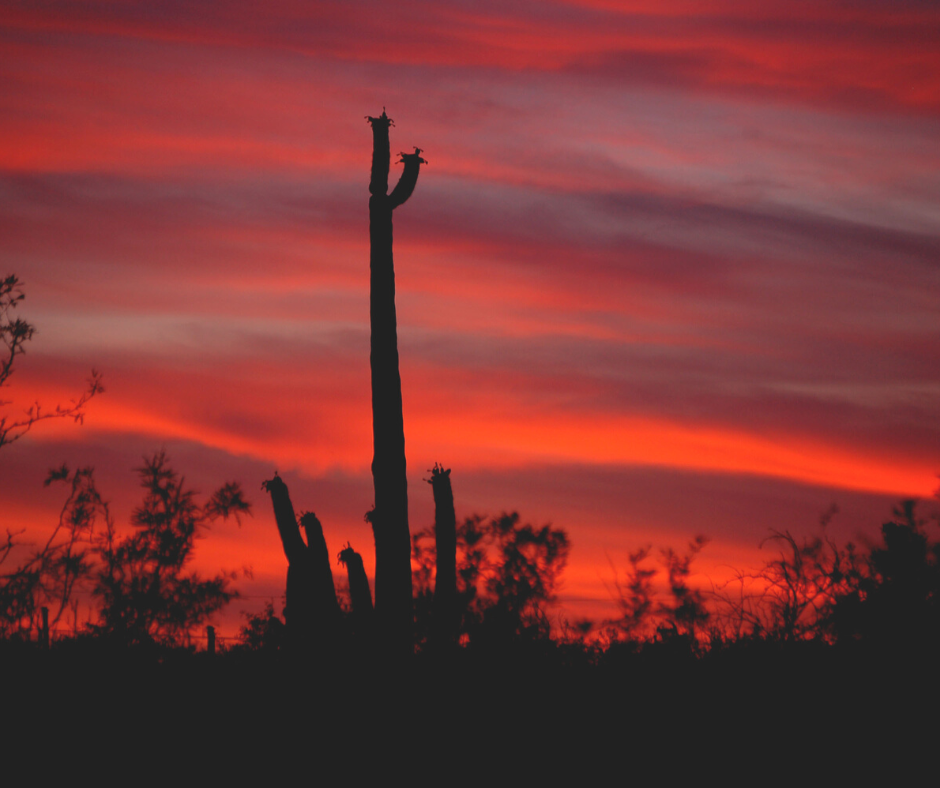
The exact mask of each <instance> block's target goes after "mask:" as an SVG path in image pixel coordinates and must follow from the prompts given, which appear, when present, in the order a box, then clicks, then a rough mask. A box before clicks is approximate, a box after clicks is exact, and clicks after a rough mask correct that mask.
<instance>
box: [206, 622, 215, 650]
mask: <svg viewBox="0 0 940 788" xmlns="http://www.w3.org/2000/svg"><path fill="white" fill-rule="evenodd" d="M206 640H207V641H208V643H207V644H206V651H208V652H209V653H210V654H215V627H213V626H208V627H206Z"/></svg>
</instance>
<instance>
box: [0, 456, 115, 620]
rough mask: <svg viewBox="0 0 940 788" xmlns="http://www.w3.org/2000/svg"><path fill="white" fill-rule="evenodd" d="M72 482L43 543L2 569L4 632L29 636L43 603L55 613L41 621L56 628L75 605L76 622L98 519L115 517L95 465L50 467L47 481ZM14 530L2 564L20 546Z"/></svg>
mask: <svg viewBox="0 0 940 788" xmlns="http://www.w3.org/2000/svg"><path fill="white" fill-rule="evenodd" d="M55 482H65V483H67V484H68V485H69V488H70V489H69V495H68V497H67V499H66V501H65V504H64V505H63V506H62V511H61V512H60V513H59V520H58V522H57V523H56V526H55V528H53V530H52V533H51V534H50V536H49V538H48V539H47V540H46V542H45V543H44V544H43V546H42V547H41V548H40V549H38V550H36V551H35V552H34V553H33V554H32V555H30V556H29V558H28V559H27V560H26V561H24V562H23V563H22V564H20V565H19V566H17V567H16V568H15V569H13V570H12V571H10V572H7V573H4V574H0V636H2V637H6V636H8V635H10V634H13V633H17V634H19V635H21V636H26V637H28V636H29V635H30V634H31V633H32V632H33V631H37V632H38V631H39V629H40V613H41V611H42V609H43V608H46V610H47V612H51V618H50V619H47V620H46V621H44V622H43V625H45V626H47V627H49V628H50V629H55V627H56V625H57V624H58V623H59V621H60V620H61V618H62V616H63V615H64V614H65V613H66V612H67V611H71V612H72V614H73V617H74V620H75V623H76V625H77V615H78V611H77V598H76V591H78V590H80V589H82V588H84V587H85V586H86V585H87V583H88V581H89V579H90V578H91V576H92V573H93V571H94V566H95V565H94V549H93V537H94V529H95V525H96V523H97V522H98V521H99V519H100V520H103V521H104V522H105V523H109V522H110V520H111V515H110V512H109V511H108V505H107V503H105V502H104V501H103V500H102V498H101V495H100V494H99V493H98V490H97V488H96V487H95V479H94V469H92V468H79V469H77V470H76V471H75V472H74V473H73V472H70V471H69V469H68V467H66V466H65V465H62V466H61V467H59V468H55V469H53V470H51V471H49V475H48V477H47V478H46V481H45V486H47V487H48V486H49V485H50V484H52V483H55ZM15 536H16V535H15V534H13V533H12V532H11V531H7V540H6V543H5V544H4V545H3V547H2V548H0V566H2V565H3V563H4V562H5V561H6V560H7V559H8V558H9V556H10V554H11V553H12V552H13V549H14V548H15V547H16V546H17V543H16V540H15Z"/></svg>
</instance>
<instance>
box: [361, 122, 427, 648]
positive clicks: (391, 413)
mask: <svg viewBox="0 0 940 788" xmlns="http://www.w3.org/2000/svg"><path fill="white" fill-rule="evenodd" d="M369 122H370V123H371V124H372V138H373V147H372V178H371V182H370V184H369V191H370V193H371V195H372V196H371V197H370V198H369V239H370V247H371V251H370V270H371V277H370V318H371V329H372V340H371V356H370V361H371V367H372V434H373V452H374V453H373V459H372V479H373V484H374V488H375V509H374V510H373V511H372V513H371V516H370V520H371V522H372V531H373V534H374V537H375V616H376V619H377V623H378V627H379V634H380V637H381V638H382V641H383V642H384V644H385V646H386V647H387V648H388V649H389V650H390V652H391V653H395V654H399V655H406V654H410V653H411V652H412V650H413V627H414V621H413V607H412V587H411V532H410V530H409V527H408V482H407V477H406V469H405V431H404V424H403V420H402V398H401V375H400V373H399V368H398V332H397V319H396V314H395V269H394V264H393V260H392V211H393V210H394V209H395V208H396V207H397V206H399V205H401V204H402V203H403V202H404V201H405V200H407V199H408V197H409V196H410V195H411V192H412V191H413V190H414V186H415V183H416V182H417V178H418V170H419V168H420V165H421V163H422V162H423V159H421V157H420V155H419V153H420V151H418V150H417V149H416V152H415V153H413V154H402V159H403V161H404V162H405V172H404V173H403V175H402V177H401V180H400V182H399V184H398V186H396V188H395V189H394V191H393V192H392V194H387V193H386V192H387V191H388V171H389V142H388V128H389V125H390V124H391V121H390V120H389V118H388V116H386V114H385V112H384V111H383V112H382V115H381V116H380V117H378V118H372V117H370V118H369Z"/></svg>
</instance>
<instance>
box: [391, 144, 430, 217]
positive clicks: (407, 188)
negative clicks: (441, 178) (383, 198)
mask: <svg viewBox="0 0 940 788" xmlns="http://www.w3.org/2000/svg"><path fill="white" fill-rule="evenodd" d="M401 161H403V162H404V164H405V171H404V172H403V173H402V174H401V178H399V179H398V185H397V186H396V187H395V188H394V189H392V193H391V194H390V195H388V202H389V206H390V207H391V208H392V210H395V208H397V207H398V206H399V205H401V204H402V203H403V202H405V200H407V199H408V198H409V197H410V196H411V193H412V192H413V191H414V190H415V184H417V182H418V171H419V170H420V169H421V165H422V164H427V161H425V160H424V159H422V158H421V148H415V152H414V153H402V154H401Z"/></svg>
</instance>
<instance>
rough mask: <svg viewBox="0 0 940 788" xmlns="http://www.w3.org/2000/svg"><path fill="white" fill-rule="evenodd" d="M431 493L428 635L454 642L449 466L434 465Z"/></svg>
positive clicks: (456, 623) (454, 552)
mask: <svg viewBox="0 0 940 788" xmlns="http://www.w3.org/2000/svg"><path fill="white" fill-rule="evenodd" d="M428 483H429V484H430V485H431V489H432V490H433V492H434V544H435V548H436V552H437V557H436V561H437V566H436V571H435V575H434V607H433V630H432V636H433V637H434V639H435V641H436V642H437V643H438V644H439V645H446V644H450V643H453V642H455V641H456V638H457V630H458V628H459V626H460V620H459V619H460V614H459V611H458V610H457V516H456V514H455V513H454V491H453V489H452V487H451V483H450V468H447V469H445V468H444V467H443V466H440V465H435V466H434V468H433V469H432V470H431V478H430V479H428Z"/></svg>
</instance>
